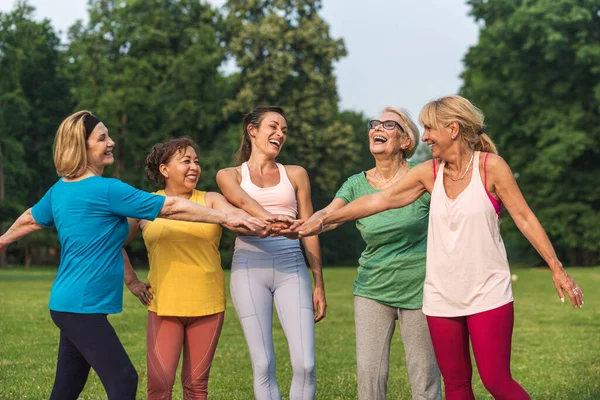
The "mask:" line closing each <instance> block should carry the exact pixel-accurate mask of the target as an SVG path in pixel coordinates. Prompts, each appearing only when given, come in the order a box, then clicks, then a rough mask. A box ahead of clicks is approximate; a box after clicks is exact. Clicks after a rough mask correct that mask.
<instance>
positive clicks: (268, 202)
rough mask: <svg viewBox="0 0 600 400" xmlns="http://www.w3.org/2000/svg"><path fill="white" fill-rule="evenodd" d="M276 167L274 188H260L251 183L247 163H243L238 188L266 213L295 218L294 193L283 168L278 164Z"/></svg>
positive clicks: (296, 212) (295, 202) (296, 210)
mask: <svg viewBox="0 0 600 400" xmlns="http://www.w3.org/2000/svg"><path fill="white" fill-rule="evenodd" d="M276 165H277V168H278V169H279V183H278V184H277V185H275V186H271V187H265V188H261V187H259V186H256V185H255V184H254V183H252V179H250V169H248V162H245V163H243V164H242V181H241V182H240V186H241V187H242V189H244V191H245V192H246V193H248V195H249V196H250V197H252V198H253V199H254V200H256V201H257V202H258V204H260V205H261V206H263V208H264V209H265V210H267V211H268V212H270V213H272V214H283V215H287V216H289V217H292V218H296V216H297V215H298V203H297V201H296V191H295V190H294V186H293V185H292V182H290V179H289V178H288V176H287V173H286V172H285V167H284V166H283V165H281V164H279V163H277V164H276Z"/></svg>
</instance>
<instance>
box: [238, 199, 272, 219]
mask: <svg viewBox="0 0 600 400" xmlns="http://www.w3.org/2000/svg"><path fill="white" fill-rule="evenodd" d="M231 203H232V204H233V205H234V206H236V207H238V208H239V209H240V211H243V212H245V213H248V214H250V215H251V216H253V217H256V218H260V219H262V220H266V219H267V218H271V217H272V216H273V214H271V213H270V212H268V211H267V210H265V209H264V207H263V206H261V205H260V204H259V203H258V202H257V201H256V200H254V199H253V198H252V197H250V196H248V195H247V194H245V195H243V196H240V197H239V198H238V199H237V201H232V202H231Z"/></svg>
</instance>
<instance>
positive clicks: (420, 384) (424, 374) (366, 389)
mask: <svg viewBox="0 0 600 400" xmlns="http://www.w3.org/2000/svg"><path fill="white" fill-rule="evenodd" d="M396 320H398V324H399V325H400V333H401V334H402V342H403V343H404V352H405V353H406V368H407V369H408V378H409V380H410V386H411V389H412V398H413V400H416V399H419V400H438V399H439V400H441V398H442V392H441V384H440V371H439V369H438V365H437V362H436V360H435V353H434V352H433V345H432V344H431V337H430V336H429V328H428V326H427V319H426V318H425V315H424V314H423V312H422V311H421V310H420V309H419V310H407V309H404V308H395V307H390V306H386V305H384V304H381V303H379V302H377V301H375V300H371V299H367V298H364V297H359V296H354V323H355V326H356V364H357V368H358V398H359V399H360V400H385V398H386V392H387V380H388V372H389V364H390V343H391V341H392V335H393V334H394V329H395V326H396Z"/></svg>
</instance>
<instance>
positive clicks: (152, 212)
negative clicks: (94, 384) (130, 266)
mask: <svg viewBox="0 0 600 400" xmlns="http://www.w3.org/2000/svg"><path fill="white" fill-rule="evenodd" d="M114 146H115V142H114V141H113V140H112V139H111V138H110V136H109V135H108V130H107V129H106V127H105V126H104V124H103V123H102V122H101V121H100V120H99V119H98V118H97V117H96V116H94V115H93V114H91V113H90V112H89V111H79V112H76V113H75V114H73V115H71V116H70V117H68V118H66V119H65V120H64V121H63V122H62V124H61V125H60V127H59V128H58V131H57V133H56V137H55V139H54V164H55V167H56V171H57V173H58V175H59V176H60V177H61V178H60V179H59V180H58V182H56V183H55V184H54V185H53V186H52V187H51V188H50V189H49V190H48V191H47V192H46V194H45V195H44V197H42V199H41V200H40V201H39V202H38V203H37V204H36V205H35V206H33V207H32V208H30V209H28V210H27V211H25V212H24V213H23V214H22V215H21V216H20V217H19V218H18V219H17V220H16V221H15V223H14V224H13V225H12V226H11V227H10V228H9V229H8V231H7V232H6V233H5V234H4V235H2V236H0V253H2V252H3V251H4V250H5V249H6V247H7V246H8V245H9V244H11V243H12V242H14V241H16V240H18V239H20V238H22V237H24V236H26V235H28V234H29V233H31V232H34V231H36V230H39V229H42V228H44V227H49V226H52V225H55V226H56V229H57V231H58V238H59V240H60V244H61V257H60V258H61V260H60V265H59V267H58V273H57V275H56V279H55V281H54V283H53V285H52V291H51V293H50V305H49V308H50V315H51V317H52V320H53V321H54V323H55V324H56V326H57V327H58V328H59V329H60V342H59V348H58V363H57V367H56V378H55V381H54V387H53V389H52V394H51V396H50V399H51V400H69V399H77V397H78V396H79V394H80V393H81V391H82V390H83V387H84V386H85V382H86V380H87V376H88V373H89V370H90V367H92V368H94V370H95V371H96V373H97V374H98V376H99V378H100V380H101V381H102V384H103V385H104V388H105V389H106V393H107V395H108V398H109V399H110V400H114V399H135V395H136V391H137V382H138V377H137V373H136V371H135V368H134V367H133V365H132V364H131V361H130V359H129V357H128V356H127V353H126V352H125V349H124V348H123V345H122V344H121V342H120V340H119V338H118V337H117V335H116V333H115V331H114V329H113V327H112V326H111V325H110V323H109V322H108V319H107V314H115V313H118V312H120V311H121V309H122V302H123V265H124V261H123V253H122V246H123V243H124V242H125V239H126V238H127V235H128V233H129V225H128V223H127V217H132V218H138V219H146V220H154V219H155V218H157V217H161V218H169V219H177V220H184V221H192V222H208V223H215V224H221V225H224V226H226V227H240V226H244V227H246V228H249V229H255V228H257V227H263V226H264V224H263V223H262V222H261V221H259V220H257V219H255V218H252V217H250V216H243V217H240V216H234V215H229V214H225V213H223V212H221V211H217V210H214V209H211V208H206V207H203V206H201V205H199V204H196V203H193V202H191V201H189V200H185V199H181V198H178V197H164V196H158V195H153V194H150V193H146V192H144V191H141V190H137V189H135V188H133V187H131V186H129V185H127V184H125V183H123V182H121V181H119V180H118V179H114V178H103V177H102V173H103V171H104V167H106V166H108V165H111V164H112V163H113V162H114V158H113V148H114Z"/></svg>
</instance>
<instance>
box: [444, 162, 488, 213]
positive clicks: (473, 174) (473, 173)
mask: <svg viewBox="0 0 600 400" xmlns="http://www.w3.org/2000/svg"><path fill="white" fill-rule="evenodd" d="M479 154H480V152H479V151H475V154H474V155H473V166H472V170H471V180H470V181H469V184H468V185H467V186H466V187H465V188H464V189H463V190H462V191H461V192H460V193H459V194H458V196H456V197H455V198H452V197H450V196H448V193H447V192H446V186H444V179H445V178H446V177H445V174H444V167H445V165H446V162H445V161H442V162H441V163H440V167H439V171H438V175H441V176H442V179H440V181H441V182H440V184H441V185H442V192H443V193H444V197H445V198H446V199H448V200H449V201H451V202H454V201H457V200H458V199H460V198H461V197H462V195H463V193H465V192H467V191H468V190H470V189H471V186H472V185H473V180H474V179H478V180H479V181H480V182H481V177H480V176H479ZM476 166H477V168H475V167H476ZM482 185H483V183H482Z"/></svg>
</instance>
